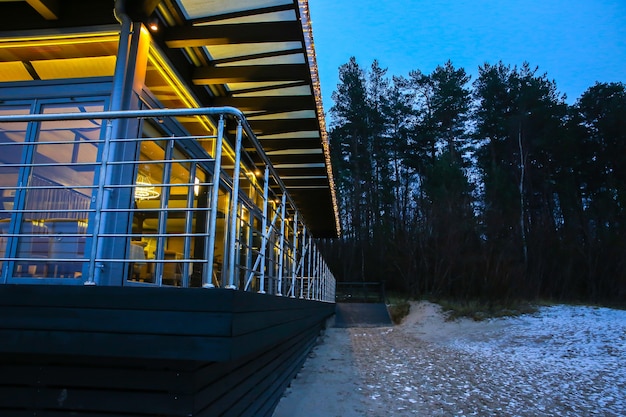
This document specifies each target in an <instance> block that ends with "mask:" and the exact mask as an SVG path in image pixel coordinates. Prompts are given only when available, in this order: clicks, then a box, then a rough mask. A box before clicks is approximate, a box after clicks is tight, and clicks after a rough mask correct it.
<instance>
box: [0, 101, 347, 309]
mask: <svg viewBox="0 0 626 417" xmlns="http://www.w3.org/2000/svg"><path fill="white" fill-rule="evenodd" d="M189 117H194V118H197V120H200V118H202V119H203V120H204V121H205V122H207V123H208V122H209V118H210V120H211V122H210V123H211V124H215V125H216V129H215V132H214V134H210V135H205V136H198V135H172V134H163V135H162V136H159V137H155V136H154V135H151V136H150V137H127V136H129V135H127V134H125V133H122V134H120V133H117V132H119V131H120V130H119V126H116V123H117V124H119V123H120V122H121V121H129V120H132V121H138V120H141V119H150V120H154V121H156V122H155V123H156V124H157V125H158V124H159V123H161V124H162V123H163V122H164V121H168V120H170V119H171V120H173V121H175V122H174V123H176V124H177V125H178V126H180V125H181V123H180V122H179V120H182V119H181V118H189ZM213 120H217V123H213V122H212V121H213ZM73 121H80V122H81V123H85V122H86V121H89V122H91V123H92V125H93V126H97V127H98V126H99V129H98V131H99V132H100V133H99V136H98V137H97V138H91V139H90V140H83V139H82V138H79V137H78V136H79V135H78V134H77V133H76V132H74V131H73V130H72V127H71V126H72V122H73ZM48 122H50V123H58V122H64V123H67V126H61V127H58V129H59V130H60V131H63V132H65V131H68V132H69V131H72V132H73V133H72V134H73V135H74V136H73V137H69V138H67V137H64V136H63V135H58V132H56V131H55V132H56V133H54V132H53V131H54V129H51V130H50V132H52V133H50V132H49V135H48V137H46V139H45V141H43V140H41V138H39V137H38V136H37V133H36V132H39V130H38V129H40V130H41V132H43V131H44V129H42V128H41V126H44V124H45V123H48ZM20 123H22V124H23V125H19V124H20ZM227 123H230V125H229V126H234V130H235V132H234V138H233V137H232V135H231V136H229V135H228V132H227ZM6 126H8V127H7V128H6V129H5V128H3V127H6ZM16 126H18V127H17V128H16ZM19 126H22V127H19ZM54 126H57V125H54ZM20 129H22V130H23V132H22V130H20ZM63 129H65V130H63ZM78 130H79V129H78V128H77V129H76V131H78ZM15 131H18V133H15ZM7 132H13V133H11V134H9V133H7ZM33 132H35V133H33ZM41 132H40V133H39V134H40V135H41ZM53 133H54V134H53ZM22 134H23V137H19V138H17V139H16V135H17V136H20V135H22ZM66 136H67V135H66ZM70 136H71V135H70ZM117 136H120V137H117ZM143 136H146V135H143ZM77 144H79V145H77ZM207 144H212V145H211V146H209V145H207ZM80 146H82V148H81V147H80ZM88 146H91V148H86V147H88ZM149 146H151V147H152V148H149ZM72 147H73V148H72ZM144 147H145V148H144ZM70 148H71V149H73V155H74V156H72V158H69V157H63V158H60V157H58V156H57V154H58V155H60V154H63V153H65V152H67V151H68V149H70ZM209 148H210V149H209ZM144 149H156V151H154V152H156V154H154V155H152V156H151V157H150V158H146V157H145V156H141V155H142V154H141V152H142V150H144ZM244 149H246V150H247V151H245V150H244ZM81 152H82V153H83V154H85V155H87V156H84V155H82V156H81ZM146 152H148V151H146ZM154 152H153V153H154ZM2 155H4V156H5V157H4V158H3V157H1V156H2ZM6 155H9V156H6ZM10 155H14V156H13V157H11V156H10ZM90 155H91V156H90ZM90 158H91V159H90ZM225 162H228V163H225ZM259 167H260V168H261V169H260V171H261V172H256V170H258V169H259ZM141 169H144V170H148V171H150V172H158V173H159V175H158V177H159V180H157V181H154V179H152V181H149V182H146V181H145V179H144V178H143V177H140V176H139V175H138V174H139V173H140V170H141ZM0 170H3V171H4V172H9V173H10V174H11V176H10V178H17V180H16V181H15V182H14V183H9V182H8V180H6V179H5V180H3V182H2V183H0V196H2V198H3V206H2V207H0V263H1V264H2V277H1V280H0V282H1V283H51V284H81V283H82V284H84V285H146V286H180V287H198V288H215V287H222V288H230V289H239V290H244V291H256V292H260V293H269V294H275V295H279V296H288V297H299V298H305V299H312V300H321V301H327V302H334V299H335V280H334V277H333V275H332V273H331V272H330V270H329V268H328V266H327V265H326V263H325V262H324V260H323V259H322V257H321V255H320V253H319V251H318V250H317V247H316V246H315V244H314V241H313V239H312V236H311V235H310V233H309V231H308V229H307V227H306V225H305V224H304V222H303V218H302V216H301V215H300V214H299V212H298V209H297V207H296V206H295V204H294V202H293V200H292V199H291V197H290V196H289V194H288V192H287V189H286V187H285V185H284V183H283V182H282V180H281V178H280V177H279V175H278V174H277V172H276V171H275V169H274V167H273V166H272V164H271V162H270V160H269V158H268V157H267V155H266V154H265V153H264V151H263V149H262V147H261V145H260V143H259V141H258V140H257V138H256V137H255V135H254V133H253V132H252V129H251V128H250V125H249V124H248V122H247V120H246V119H245V117H244V115H243V113H242V112H241V111H239V110H238V109H235V108H231V107H219V108H198V109H161V110H137V111H109V112H107V111H101V112H81V113H62V114H61V113H58V114H29V115H8V116H0ZM177 171H180V172H183V173H184V174H185V175H183V176H182V177H183V179H181V178H180V176H179V177H176V172H177ZM90 176H91V177H90ZM6 178H9V177H6ZM89 178H92V180H91V181H89ZM154 190H159V191H154ZM150 193H152V194H150ZM146 200H151V201H150V203H151V204H146ZM137 219H139V220H140V221H138V220H137ZM146 219H147V220H146ZM134 222H135V223H141V227H139V226H138V225H137V224H134ZM148 223H149V224H150V230H149V231H146V230H145V228H144V226H143V225H144V224H148ZM174 225H175V226H176V227H174ZM173 242H175V243H176V244H175V245H174V244H173ZM140 244H141V245H140ZM146 244H147V245H148V247H149V248H150V250H149V252H150V253H148V250H146V249H145V246H142V245H146ZM139 246H140V247H141V249H139V248H138V247H139ZM219 255H221V259H219V257H220V256H219ZM138 266H140V267H141V268H143V269H144V270H146V271H148V272H146V273H145V276H144V278H143V279H142V277H141V273H137V274H135V273H134V270H135V269H137V267H138Z"/></svg>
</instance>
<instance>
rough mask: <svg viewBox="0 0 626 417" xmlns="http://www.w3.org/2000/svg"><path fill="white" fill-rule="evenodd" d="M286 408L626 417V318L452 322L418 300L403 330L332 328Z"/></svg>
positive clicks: (567, 309)
mask: <svg viewBox="0 0 626 417" xmlns="http://www.w3.org/2000/svg"><path fill="white" fill-rule="evenodd" d="M283 400H284V401H281V404H280V405H279V408H278V409H277V414H276V416H278V417H282V416H289V417H301V416H316V417H336V416H341V417H358V416H368V417H379V416H380V417H383V416H385V417H386V416H392V417H405V416H407V417H408V416H457V417H460V416H524V417H525V416H544V417H548V416H567V417H578V416H608V417H618V416H621V417H624V416H626V311H623V310H613V309H607V308H595V307H585V306H553V307H541V308H540V309H539V310H538V311H537V313H534V314H529V315H523V316H519V317H511V318H501V319H492V320H486V321H482V322H475V321H472V320H468V319H461V320H454V321H446V320H445V318H444V315H443V314H442V313H441V309H440V308H439V306H437V305H435V304H431V303H427V302H415V303H412V306H411V312H410V314H409V316H408V317H406V319H405V320H404V321H403V323H402V324H401V325H399V326H394V327H385V328H352V329H329V330H328V332H327V334H326V335H325V336H324V343H322V344H320V345H318V346H317V347H316V348H315V349H314V351H313V352H312V355H311V357H310V358H309V359H308V360H307V362H306V363H305V366H304V367H303V369H302V371H301V374H300V375H299V376H298V378H296V379H295V380H294V383H293V384H292V387H291V388H290V389H289V390H288V393H287V395H286V397H285V398H284V399H283ZM307 401H308V402H307ZM285 406H290V407H289V408H288V407H285ZM281 412H282V414H281Z"/></svg>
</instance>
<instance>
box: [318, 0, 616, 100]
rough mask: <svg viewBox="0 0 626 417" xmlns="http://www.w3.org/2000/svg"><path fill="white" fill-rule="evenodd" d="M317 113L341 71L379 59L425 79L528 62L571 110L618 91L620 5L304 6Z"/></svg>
mask: <svg viewBox="0 0 626 417" xmlns="http://www.w3.org/2000/svg"><path fill="white" fill-rule="evenodd" d="M309 9H310V13H311V20H312V25H313V36H314V40H315V49H316V52H317V62H318V67H319V72H320V79H321V84H322V95H323V100H324V107H325V109H326V111H327V112H328V109H330V107H331V106H332V100H331V95H332V92H333V91H334V90H335V89H336V87H337V83H338V69H339V66H341V65H342V64H345V63H346V62H348V60H349V59H350V57H351V56H355V57H356V59H357V62H358V63H359V64H360V65H361V66H363V67H369V66H370V64H371V63H372V61H373V60H374V59H377V60H378V61H379V63H380V66H381V67H382V68H388V74H389V75H404V76H407V75H408V73H409V71H411V70H414V69H420V70H421V71H422V72H424V73H430V72H432V71H433V70H434V69H435V68H436V67H437V65H443V64H444V63H445V62H446V61H447V60H448V59H450V60H451V61H452V63H453V64H454V65H455V66H456V67H463V68H465V70H466V71H467V73H468V74H470V75H472V80H474V79H475V78H476V74H477V70H478V66H479V65H482V64H483V63H485V62H489V63H492V64H495V63H497V62H498V61H500V60H502V61H503V62H504V63H505V64H510V65H518V66H519V65H521V64H522V63H523V62H524V61H528V62H529V63H530V64H531V65H532V66H539V71H540V72H541V73H547V74H548V78H550V79H554V80H556V83H557V88H558V90H559V91H560V92H561V93H565V94H567V102H568V103H570V104H572V103H574V101H575V100H576V99H577V98H578V97H579V96H580V95H581V94H582V93H583V92H584V91H585V90H586V89H587V88H588V87H591V86H592V85H593V84H594V83H595V82H596V81H600V82H611V81H621V82H626V0H523V1H522V0H500V1H498V0H431V1H428V0H414V1H411V0H391V1H390V0H309Z"/></svg>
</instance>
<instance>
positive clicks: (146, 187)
mask: <svg viewBox="0 0 626 417" xmlns="http://www.w3.org/2000/svg"><path fill="white" fill-rule="evenodd" d="M160 195H161V194H160V193H159V192H158V191H157V190H156V188H155V187H154V185H152V182H150V179H149V178H148V176H147V175H144V174H137V185H136V186H135V200H152V199H154V198H158V197H159V196H160Z"/></svg>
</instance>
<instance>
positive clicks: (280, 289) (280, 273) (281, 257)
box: [276, 193, 287, 296]
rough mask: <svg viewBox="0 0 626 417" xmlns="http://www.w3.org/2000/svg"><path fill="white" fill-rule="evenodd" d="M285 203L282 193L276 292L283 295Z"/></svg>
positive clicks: (285, 197)
mask: <svg viewBox="0 0 626 417" xmlns="http://www.w3.org/2000/svg"><path fill="white" fill-rule="evenodd" d="M286 203H287V195H286V194H284V193H283V197H282V199H281V202H280V220H281V221H280V244H279V245H280V246H279V249H278V294H276V295H280V296H282V295H283V266H284V259H285V205H286Z"/></svg>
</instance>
